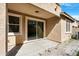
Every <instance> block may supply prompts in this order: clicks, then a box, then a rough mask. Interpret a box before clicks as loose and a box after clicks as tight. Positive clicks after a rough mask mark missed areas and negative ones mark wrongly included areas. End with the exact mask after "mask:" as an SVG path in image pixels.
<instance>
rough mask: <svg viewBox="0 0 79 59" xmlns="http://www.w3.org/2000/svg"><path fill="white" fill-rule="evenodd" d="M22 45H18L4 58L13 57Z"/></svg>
mask: <svg viewBox="0 0 79 59" xmlns="http://www.w3.org/2000/svg"><path fill="white" fill-rule="evenodd" d="M22 45H23V44H19V45H17V46H15V47H14V48H12V49H11V50H10V51H9V52H7V54H6V56H15V55H16V54H17V52H18V51H19V49H20V48H21V47H22Z"/></svg>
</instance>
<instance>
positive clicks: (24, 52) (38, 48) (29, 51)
mask: <svg viewBox="0 0 79 59" xmlns="http://www.w3.org/2000/svg"><path fill="white" fill-rule="evenodd" d="M58 44H59V43H57V42H53V41H50V40H47V39H36V40H32V41H29V42H27V43H25V44H23V45H21V46H20V49H18V46H17V47H16V48H15V49H14V51H11V52H10V53H9V55H16V56H37V55H40V52H42V51H45V50H47V49H49V48H54V47H56V46H57V45H58ZM15 51H17V53H16V54H15Z"/></svg>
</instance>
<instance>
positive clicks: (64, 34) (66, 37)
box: [61, 16, 72, 42]
mask: <svg viewBox="0 0 79 59" xmlns="http://www.w3.org/2000/svg"><path fill="white" fill-rule="evenodd" d="M61 17H62V18H61V42H63V41H66V40H69V39H70V38H71V35H72V22H71V23H70V32H66V20H68V19H66V18H65V17H63V16H61Z"/></svg>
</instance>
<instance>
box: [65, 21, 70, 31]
mask: <svg viewBox="0 0 79 59" xmlns="http://www.w3.org/2000/svg"><path fill="white" fill-rule="evenodd" d="M66 32H70V21H69V20H67V21H66Z"/></svg>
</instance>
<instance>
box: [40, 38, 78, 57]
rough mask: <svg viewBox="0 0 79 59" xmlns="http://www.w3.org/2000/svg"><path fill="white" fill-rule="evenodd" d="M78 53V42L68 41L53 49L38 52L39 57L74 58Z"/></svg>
mask: <svg viewBox="0 0 79 59" xmlns="http://www.w3.org/2000/svg"><path fill="white" fill-rule="evenodd" d="M78 51H79V40H74V39H72V40H69V41H66V42H63V43H60V44H59V45H57V46H56V47H55V48H49V49H47V50H45V51H42V52H40V53H39V54H38V55H40V56H76V54H77V52H78Z"/></svg>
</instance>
